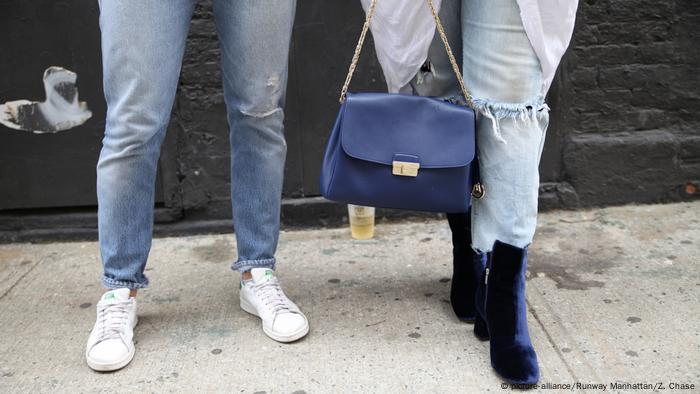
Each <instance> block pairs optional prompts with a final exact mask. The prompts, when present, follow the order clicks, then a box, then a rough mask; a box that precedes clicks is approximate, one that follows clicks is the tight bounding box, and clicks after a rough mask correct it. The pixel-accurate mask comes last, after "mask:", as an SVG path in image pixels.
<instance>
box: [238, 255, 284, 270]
mask: <svg viewBox="0 0 700 394" xmlns="http://www.w3.org/2000/svg"><path fill="white" fill-rule="evenodd" d="M276 263H277V261H276V260H275V258H274V257H273V258H271V259H261V260H238V261H236V262H235V263H233V264H232V265H231V269H232V270H234V271H238V272H246V271H250V270H251V269H253V268H270V269H275V264H276Z"/></svg>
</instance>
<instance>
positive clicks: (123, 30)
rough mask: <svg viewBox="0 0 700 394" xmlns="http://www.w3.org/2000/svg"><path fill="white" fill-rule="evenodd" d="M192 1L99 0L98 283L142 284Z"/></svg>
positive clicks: (112, 287) (119, 286)
mask: <svg viewBox="0 0 700 394" xmlns="http://www.w3.org/2000/svg"><path fill="white" fill-rule="evenodd" d="M193 7H194V1H193V0H176V1H168V2H163V1H159V0H124V1H101V2H100V9H101V12H100V28H101V30H102V63H103V74H104V82H103V84H104V93H105V99H106V101H107V119H106V129H105V136H104V139H103V141H102V144H103V145H102V151H101V152H100V158H99V161H98V164H97V201H98V226H99V240H100V253H101V256H102V262H103V265H104V276H103V278H102V284H103V285H104V286H105V287H107V288H111V289H115V288H123V287H128V288H130V289H137V288H143V287H146V286H147V285H148V279H147V278H146V276H145V275H144V274H143V270H144V267H145V264H146V259H147V257H148V252H149V250H150V247H151V236H152V228H153V204H154V196H155V177H156V169H157V165H158V157H159V155H160V146H161V142H162V141H163V137H164V135H165V129H166V127H167V125H168V119H169V116H170V111H171V109H172V105H173V100H174V98H175V91H176V89H177V80H178V77H179V74H180V67H181V63H182V56H183V53H184V48H185V41H186V38H187V30H188V26H189V21H190V18H191V15H192V12H193Z"/></svg>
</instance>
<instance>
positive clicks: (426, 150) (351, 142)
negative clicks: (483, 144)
mask: <svg viewBox="0 0 700 394" xmlns="http://www.w3.org/2000/svg"><path fill="white" fill-rule="evenodd" d="M343 106H344V108H343V109H341V111H342V113H343V115H342V116H343V118H342V121H341V122H340V127H341V129H340V134H341V144H342V147H343V150H344V151H345V153H347V154H348V155H350V156H352V157H354V158H356V159H360V160H365V161H371V162H375V163H380V164H386V165H391V164H392V161H393V160H395V157H415V158H416V160H410V161H415V162H419V163H420V166H421V167H422V168H450V167H464V166H466V165H468V164H469V163H471V161H472V160H473V159H474V148H475V147H474V145H475V144H474V142H475V140H474V128H475V123H474V122H475V121H474V111H473V110H472V109H471V108H468V107H462V106H459V105H456V104H452V103H448V102H446V101H443V100H439V99H435V98H429V97H420V96H409V95H402V94H391V93H348V95H347V97H346V99H345V102H344V103H343Z"/></svg>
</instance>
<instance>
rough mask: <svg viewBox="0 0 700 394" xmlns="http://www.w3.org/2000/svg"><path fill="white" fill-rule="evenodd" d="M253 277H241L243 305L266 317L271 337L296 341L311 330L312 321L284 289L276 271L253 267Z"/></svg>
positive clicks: (266, 328) (266, 327)
mask: <svg viewBox="0 0 700 394" xmlns="http://www.w3.org/2000/svg"><path fill="white" fill-rule="evenodd" d="M250 273H251V275H252V276H253V279H250V280H246V281H241V308H242V309H243V310H244V311H246V312H248V313H250V314H252V315H255V316H258V317H259V318H260V319H261V320H262V328H263V331H264V332H265V334H267V336H268V337H270V338H272V339H274V340H275V341H278V342H293V341H296V340H297V339H300V338H302V337H303V336H305V335H306V334H308V333H309V321H308V320H306V316H304V314H303V313H301V311H300V310H299V307H297V306H296V305H295V304H294V303H293V302H292V301H291V300H290V299H289V298H287V296H286V295H284V292H283V291H282V288H281V287H280V282H279V280H278V279H277V277H276V276H275V271H273V270H271V269H269V268H253V269H252V270H251V271H250Z"/></svg>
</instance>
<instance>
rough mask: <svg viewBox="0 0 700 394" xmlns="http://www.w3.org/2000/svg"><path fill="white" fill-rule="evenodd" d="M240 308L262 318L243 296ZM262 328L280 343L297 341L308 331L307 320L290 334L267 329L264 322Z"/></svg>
mask: <svg viewBox="0 0 700 394" xmlns="http://www.w3.org/2000/svg"><path fill="white" fill-rule="evenodd" d="M241 309H243V310H244V311H246V312H248V313H250V314H251V315H253V316H255V317H257V318H258V319H260V320H261V321H262V319H261V318H260V316H259V315H258V312H257V311H256V310H255V307H253V306H252V305H251V304H250V303H249V302H248V301H246V300H245V299H243V298H241ZM305 320H306V319H305ZM262 329H263V332H264V333H265V335H267V336H268V337H270V338H272V339H274V340H275V341H277V342H282V343H289V342H294V341H297V340H299V339H301V338H303V337H305V336H306V334H308V333H309V322H308V320H307V321H306V324H305V325H304V326H303V327H301V328H300V329H299V330H297V331H296V332H293V333H291V334H286V335H282V334H279V333H276V332H274V331H272V330H270V329H268V328H267V327H265V324H263V325H262Z"/></svg>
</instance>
